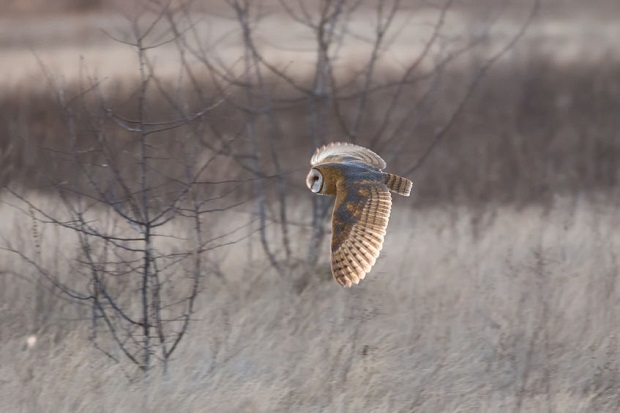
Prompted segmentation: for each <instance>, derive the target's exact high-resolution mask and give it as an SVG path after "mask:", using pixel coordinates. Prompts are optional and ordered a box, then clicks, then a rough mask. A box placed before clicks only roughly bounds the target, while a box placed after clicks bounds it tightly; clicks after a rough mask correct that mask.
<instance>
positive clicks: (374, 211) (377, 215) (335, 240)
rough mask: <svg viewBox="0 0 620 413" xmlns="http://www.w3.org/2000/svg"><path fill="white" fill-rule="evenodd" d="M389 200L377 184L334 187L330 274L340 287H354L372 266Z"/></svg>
mask: <svg viewBox="0 0 620 413" xmlns="http://www.w3.org/2000/svg"><path fill="white" fill-rule="evenodd" d="M391 207H392V197H391V195H390V191H389V190H388V188H387V187H386V186H385V185H384V184H382V183H379V182H372V181H366V182H361V183H359V184H355V185H351V186H350V188H347V186H346V185H345V184H344V182H343V181H341V182H340V183H339V185H338V186H337V194H336V203H335V205H334V212H333V215H332V255H331V261H332V262H331V266H332V274H333V275H334V278H335V279H336V281H337V282H338V283H339V284H340V285H342V286H343V287H350V286H351V285H352V284H358V283H359V282H360V280H362V279H364V277H365V276H366V273H368V272H369V271H370V269H371V268H372V266H373V265H374V264H375V261H376V260H377V257H378V256H379V252H380V251H381V247H383V237H384V236H385V230H386V228H387V225H388V219H389V218H390V209H391Z"/></svg>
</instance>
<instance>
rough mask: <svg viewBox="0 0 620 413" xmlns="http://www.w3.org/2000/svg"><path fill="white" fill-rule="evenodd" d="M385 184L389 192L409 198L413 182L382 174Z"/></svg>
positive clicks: (400, 177)
mask: <svg viewBox="0 0 620 413" xmlns="http://www.w3.org/2000/svg"><path fill="white" fill-rule="evenodd" d="M384 178H385V181H384V182H385V184H386V185H387V187H388V189H389V190H390V191H394V192H396V193H397V194H400V195H404V196H409V195H410V194H411V187H413V182H411V181H410V180H409V179H407V178H403V177H402V176H398V175H394V174H389V173H384Z"/></svg>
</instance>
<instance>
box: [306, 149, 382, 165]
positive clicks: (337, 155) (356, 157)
mask: <svg viewBox="0 0 620 413" xmlns="http://www.w3.org/2000/svg"><path fill="white" fill-rule="evenodd" d="M327 162H362V163H365V164H368V165H370V166H372V167H374V168H377V169H379V170H383V169H385V167H386V163H385V161H384V160H383V159H382V158H381V157H380V156H379V155H377V154H376V153H374V152H373V151H371V150H370V149H367V148H364V147H362V146H358V145H354V144H351V143H346V142H335V143H330V144H329V145H323V146H321V147H320V148H317V150H316V152H315V153H314V155H313V156H312V159H311V160H310V165H312V166H315V165H318V164H321V163H327Z"/></svg>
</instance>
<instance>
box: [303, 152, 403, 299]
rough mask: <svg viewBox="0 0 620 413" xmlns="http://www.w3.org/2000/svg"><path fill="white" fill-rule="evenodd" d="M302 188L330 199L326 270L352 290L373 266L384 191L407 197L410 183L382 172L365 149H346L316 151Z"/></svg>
mask: <svg viewBox="0 0 620 413" xmlns="http://www.w3.org/2000/svg"><path fill="white" fill-rule="evenodd" d="M310 163H311V165H312V168H311V169H310V172H309V173H308V176H307V177H306V184H307V185H308V188H310V189H311V190H312V192H314V193H317V194H321V195H336V202H335V204H334V210H333V213H332V242H331V267H332V273H333V275H334V278H335V279H336V281H338V283H339V284H341V285H342V286H344V287H350V286H351V285H353V284H358V283H359V282H360V280H362V279H364V277H365V276H366V274H367V273H368V272H369V271H370V270H371V268H372V266H373V265H374V264H375V261H376V259H377V257H378V256H379V252H380V251H381V248H382V247H383V239H384V236H385V231H386V228H387V224H388V219H389V217H390V210H391V205H392V197H391V195H390V191H392V192H396V193H399V194H401V195H404V196H409V194H410V192H411V187H412V185H413V184H412V182H411V181H409V180H408V179H405V178H402V177H400V176H397V175H394V174H390V173H386V172H383V171H382V169H384V168H385V167H386V164H385V161H384V160H383V159H381V157H379V155H377V154H376V153H374V152H372V151H371V150H370V149H366V148H363V147H361V146H357V145H352V144H347V143H332V144H330V145H325V146H323V147H321V148H318V149H317V151H316V153H315V154H314V156H313V157H312V159H311V161H310Z"/></svg>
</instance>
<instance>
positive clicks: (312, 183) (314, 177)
mask: <svg viewBox="0 0 620 413" xmlns="http://www.w3.org/2000/svg"><path fill="white" fill-rule="evenodd" d="M306 185H308V188H310V190H311V191H312V192H314V193H316V194H323V193H325V192H324V188H323V174H322V173H321V171H319V170H318V169H316V168H312V169H310V172H308V176H306Z"/></svg>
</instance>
